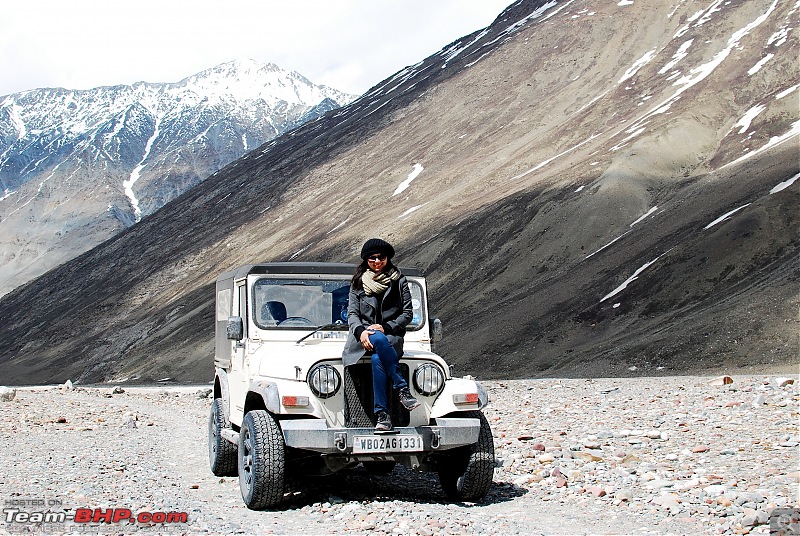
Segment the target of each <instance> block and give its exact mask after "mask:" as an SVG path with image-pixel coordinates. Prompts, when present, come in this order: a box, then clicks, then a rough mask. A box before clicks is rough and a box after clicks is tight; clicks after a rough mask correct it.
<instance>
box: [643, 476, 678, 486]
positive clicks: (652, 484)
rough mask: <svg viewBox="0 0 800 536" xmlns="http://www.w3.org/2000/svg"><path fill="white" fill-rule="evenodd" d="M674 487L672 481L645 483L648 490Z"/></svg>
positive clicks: (659, 479) (657, 480) (660, 480)
mask: <svg viewBox="0 0 800 536" xmlns="http://www.w3.org/2000/svg"><path fill="white" fill-rule="evenodd" d="M674 485H675V482H674V481H672V480H667V479H661V478H658V479H655V480H651V481H650V482H648V483H647V487H648V488H671V487H672V486H674Z"/></svg>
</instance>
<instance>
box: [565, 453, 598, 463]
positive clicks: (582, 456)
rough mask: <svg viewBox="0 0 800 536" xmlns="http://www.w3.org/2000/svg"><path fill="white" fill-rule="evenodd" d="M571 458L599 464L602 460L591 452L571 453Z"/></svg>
mask: <svg viewBox="0 0 800 536" xmlns="http://www.w3.org/2000/svg"><path fill="white" fill-rule="evenodd" d="M572 457H573V458H576V459H578V460H583V461H585V462H599V461H602V460H603V458H602V457H600V456H596V455H594V454H592V453H591V452H583V451H582V450H580V451H577V452H573V453H572Z"/></svg>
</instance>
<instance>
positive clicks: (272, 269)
mask: <svg viewBox="0 0 800 536" xmlns="http://www.w3.org/2000/svg"><path fill="white" fill-rule="evenodd" d="M355 266H356V265H355V264H347V263H340V262H262V263H258V264H246V265H244V266H240V267H238V268H236V269H234V270H231V271H228V272H225V273H223V274H220V275H219V277H218V278H217V281H222V280H225V279H241V278H243V277H246V276H248V275H250V274H335V275H352V274H353V271H354V270H355ZM400 271H401V272H402V273H403V274H404V275H410V276H417V277H422V276H423V275H424V273H423V271H422V270H420V269H419V268H410V267H407V266H406V267H402V266H401V267H400Z"/></svg>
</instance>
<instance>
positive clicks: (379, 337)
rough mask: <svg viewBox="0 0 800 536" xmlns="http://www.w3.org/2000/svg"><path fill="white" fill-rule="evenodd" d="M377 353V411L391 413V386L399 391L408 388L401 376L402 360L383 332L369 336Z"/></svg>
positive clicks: (374, 384) (374, 388)
mask: <svg viewBox="0 0 800 536" xmlns="http://www.w3.org/2000/svg"><path fill="white" fill-rule="evenodd" d="M369 340H370V342H371V343H372V346H373V347H374V348H375V353H373V354H372V392H373V393H374V397H375V411H376V412H378V411H386V412H388V411H389V384H390V383H391V385H392V386H393V387H394V388H395V390H397V391H399V390H400V389H403V388H405V387H407V386H408V384H407V383H406V380H405V378H403V375H402V374H400V358H399V357H398V356H397V351H396V350H395V349H394V346H392V345H391V343H390V342H389V339H387V338H386V335H384V334H383V333H381V332H376V333H373V334H372V335H370V336H369Z"/></svg>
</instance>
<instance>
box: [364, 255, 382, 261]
mask: <svg viewBox="0 0 800 536" xmlns="http://www.w3.org/2000/svg"><path fill="white" fill-rule="evenodd" d="M367 260H368V261H385V260H386V255H370V256H369V257H367Z"/></svg>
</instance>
